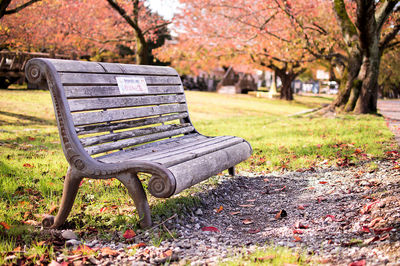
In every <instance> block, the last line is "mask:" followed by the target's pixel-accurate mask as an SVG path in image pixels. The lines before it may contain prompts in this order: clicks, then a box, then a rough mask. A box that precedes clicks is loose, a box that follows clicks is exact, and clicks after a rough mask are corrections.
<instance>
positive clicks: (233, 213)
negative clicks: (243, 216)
mask: <svg viewBox="0 0 400 266" xmlns="http://www.w3.org/2000/svg"><path fill="white" fill-rule="evenodd" d="M239 213H240V212H230V213H229V214H230V215H236V214H239Z"/></svg>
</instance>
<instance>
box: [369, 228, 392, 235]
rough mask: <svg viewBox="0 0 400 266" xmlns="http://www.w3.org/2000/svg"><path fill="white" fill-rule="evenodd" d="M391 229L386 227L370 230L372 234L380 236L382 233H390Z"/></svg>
mask: <svg viewBox="0 0 400 266" xmlns="http://www.w3.org/2000/svg"><path fill="white" fill-rule="evenodd" d="M392 229H393V227H386V228H378V229H372V230H374V234H376V235H380V234H382V233H384V232H390V231H392Z"/></svg>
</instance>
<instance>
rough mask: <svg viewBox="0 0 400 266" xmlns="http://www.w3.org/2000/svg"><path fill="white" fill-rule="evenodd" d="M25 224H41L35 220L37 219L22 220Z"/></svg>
mask: <svg viewBox="0 0 400 266" xmlns="http://www.w3.org/2000/svg"><path fill="white" fill-rule="evenodd" d="M22 222H23V223H24V224H29V225H33V226H37V225H39V224H40V222H38V221H35V220H26V221H22Z"/></svg>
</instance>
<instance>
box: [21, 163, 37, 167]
mask: <svg viewBox="0 0 400 266" xmlns="http://www.w3.org/2000/svg"><path fill="white" fill-rule="evenodd" d="M23 167H26V168H33V167H35V166H34V165H33V164H29V163H24V165H23Z"/></svg>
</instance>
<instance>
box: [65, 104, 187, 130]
mask: <svg viewBox="0 0 400 266" xmlns="http://www.w3.org/2000/svg"><path fill="white" fill-rule="evenodd" d="M186 111H187V107H186V105H185V104H171V105H161V106H150V107H139V108H129V109H115V110H107V111H101V112H87V113H73V114H72V119H73V121H74V124H75V126H82V125H89V124H96V123H103V122H111V121H118V120H127V119H132V118H140V117H147V116H149V117H150V116H156V115H163V114H170V113H182V112H186Z"/></svg>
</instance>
